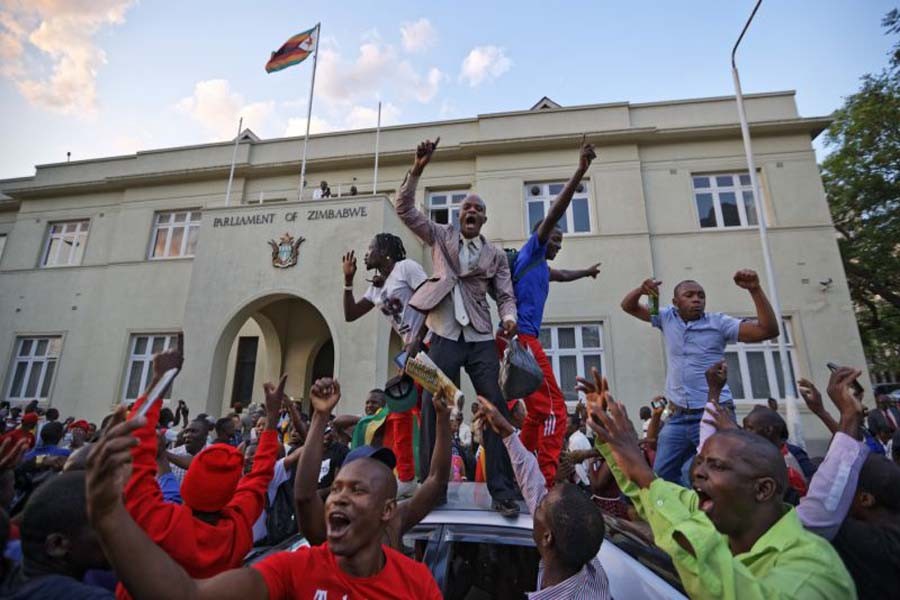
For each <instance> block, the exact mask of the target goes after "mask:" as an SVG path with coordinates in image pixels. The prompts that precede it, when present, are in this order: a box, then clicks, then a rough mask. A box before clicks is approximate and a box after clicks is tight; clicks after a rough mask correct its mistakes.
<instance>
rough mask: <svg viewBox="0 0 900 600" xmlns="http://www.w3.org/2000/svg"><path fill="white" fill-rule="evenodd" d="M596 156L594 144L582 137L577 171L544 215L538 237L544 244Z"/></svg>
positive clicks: (564, 212)
mask: <svg viewBox="0 0 900 600" xmlns="http://www.w3.org/2000/svg"><path fill="white" fill-rule="evenodd" d="M595 158H597V153H596V152H595V151H594V146H593V144H585V143H584V138H583V137H582V140H581V153H580V154H579V156H578V168H577V169H575V173H574V174H573V175H572V177H571V178H570V179H569V181H568V182H567V183H566V186H565V187H564V188H563V189H562V191H561V192H560V193H559V195H558V196H557V197H556V198H555V199H554V200H553V204H551V205H550V210H548V211H547V215H546V216H545V217H544V220H543V221H542V222H541V226H540V227H539V228H538V231H537V234H538V239H539V240H540V242H541V245H542V246H543V245H545V244H546V243H547V242H548V241H549V240H550V234H551V233H553V229H554V228H555V227H556V223H557V222H558V221H559V220H560V219H561V218H562V217H563V215H565V214H566V210H567V209H568V208H569V203H571V202H572V194H574V193H575V188H577V187H578V184H579V183H581V178H582V177H584V174H585V173H587V170H588V168H589V167H590V166H591V161H593V160H594V159H595Z"/></svg>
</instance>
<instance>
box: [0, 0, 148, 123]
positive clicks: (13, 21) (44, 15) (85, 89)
mask: <svg viewBox="0 0 900 600" xmlns="http://www.w3.org/2000/svg"><path fill="white" fill-rule="evenodd" d="M132 4H134V0H5V1H4V2H3V7H2V9H0V26H2V28H3V30H2V31H0V61H2V67H0V75H3V76H5V77H7V78H9V79H11V80H12V81H13V82H14V83H15V84H16V86H17V87H18V88H19V91H20V92H21V93H22V95H24V96H25V98H27V99H28V101H29V102H31V103H33V104H37V105H40V106H45V107H47V108H50V109H52V110H55V111H58V112H62V113H88V114H90V113H93V112H94V111H95V110H96V108H97V85H96V80H97V72H98V71H99V69H100V67H102V66H103V65H104V64H105V63H106V53H105V52H104V51H103V49H102V48H100V47H99V46H97V45H96V44H95V43H94V37H95V36H96V34H97V33H98V32H99V31H100V30H101V29H102V28H104V27H107V26H110V25H121V24H122V23H124V22H125V13H127V12H128V9H129V8H130V7H131V6H132ZM26 42H27V45H26ZM32 48H34V49H37V50H38V51H40V53H41V55H42V56H43V57H44V58H45V59H46V58H49V59H50V74H49V76H47V77H38V78H32V77H30V76H29V75H28V72H29V71H33V69H29V70H28V71H26V69H25V68H24V66H23V61H24V60H25V59H26V54H27V51H28V50H30V49H32Z"/></svg>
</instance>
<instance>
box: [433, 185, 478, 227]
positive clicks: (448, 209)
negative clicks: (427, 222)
mask: <svg viewBox="0 0 900 600" xmlns="http://www.w3.org/2000/svg"><path fill="white" fill-rule="evenodd" d="M468 195H469V192H468V190H453V191H450V192H428V195H427V198H426V207H427V210H428V216H430V217H431V220H432V221H434V222H435V223H440V224H441V225H447V224H448V223H450V224H452V225H453V226H454V227H456V226H457V225H458V224H459V207H460V206H461V205H462V202H463V200H465V199H466V196H468Z"/></svg>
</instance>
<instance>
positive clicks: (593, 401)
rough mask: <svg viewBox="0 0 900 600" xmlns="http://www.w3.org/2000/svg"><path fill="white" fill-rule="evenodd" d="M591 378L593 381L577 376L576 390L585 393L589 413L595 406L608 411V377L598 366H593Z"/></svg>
mask: <svg viewBox="0 0 900 600" xmlns="http://www.w3.org/2000/svg"><path fill="white" fill-rule="evenodd" d="M591 378H592V379H593V381H588V380H587V379H585V378H584V377H576V378H575V381H576V385H575V391H576V392H581V393H583V394H584V396H585V401H586V403H587V413H588V415H590V414H591V412H592V407H594V406H597V407H598V409H599V410H601V411H603V412H606V409H607V405H606V404H607V399H608V398H609V382H607V381H606V377H602V376H601V375H600V372H599V371H598V370H597V367H591Z"/></svg>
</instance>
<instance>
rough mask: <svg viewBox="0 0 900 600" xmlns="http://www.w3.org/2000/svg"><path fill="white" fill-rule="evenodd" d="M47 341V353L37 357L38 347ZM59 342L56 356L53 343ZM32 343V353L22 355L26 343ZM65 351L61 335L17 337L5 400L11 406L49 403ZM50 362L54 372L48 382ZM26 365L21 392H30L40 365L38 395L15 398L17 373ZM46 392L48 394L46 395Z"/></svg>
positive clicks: (8, 373)
mask: <svg viewBox="0 0 900 600" xmlns="http://www.w3.org/2000/svg"><path fill="white" fill-rule="evenodd" d="M44 340H46V342H47V346H46V352H45V353H44V354H42V355H40V356H38V355H36V354H35V352H36V350H37V347H38V345H39V343H40V342H41V341H44ZM57 340H58V348H57V350H56V352H55V354H53V353H51V349H52V348H53V342H54V341H57ZM26 341H27V342H30V343H31V345H30V352H29V354H28V355H26V356H23V355H21V351H22V347H23V346H24V345H25V342H26ZM62 351H63V336H62V335H61V334H29V335H17V336H16V337H15V340H14V344H13V353H12V360H11V361H10V364H9V369H8V371H7V384H6V392H5V394H4V398H5V399H6V400H7V401H8V402H10V404H13V403H16V404H26V403H28V402H31V401H32V400H37V401H38V402H44V403H48V402H49V400H50V397H51V396H52V395H53V385H54V383H55V382H56V374H57V373H58V372H59V368H58V367H59V361H60V359H61V358H62ZM50 362H52V363H53V372H52V373H51V374H50V381H47V367H46V365H48V364H49V363H50ZM21 363H24V364H25V365H26V367H25V371H24V372H23V374H22V380H21V387H22V389H21V392H26V391H27V390H28V382H29V380H30V379H31V373H32V370H33V369H34V365H35V364H40V365H42V366H41V372H40V375H39V376H38V380H37V382H36V384H35V391H36V392H37V395H21V394H20V395H18V396H13V395H12V393H13V387H14V384H15V382H16V381H15V380H16V371H17V370H18V367H19V364H21ZM45 392H46V394H45Z"/></svg>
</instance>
